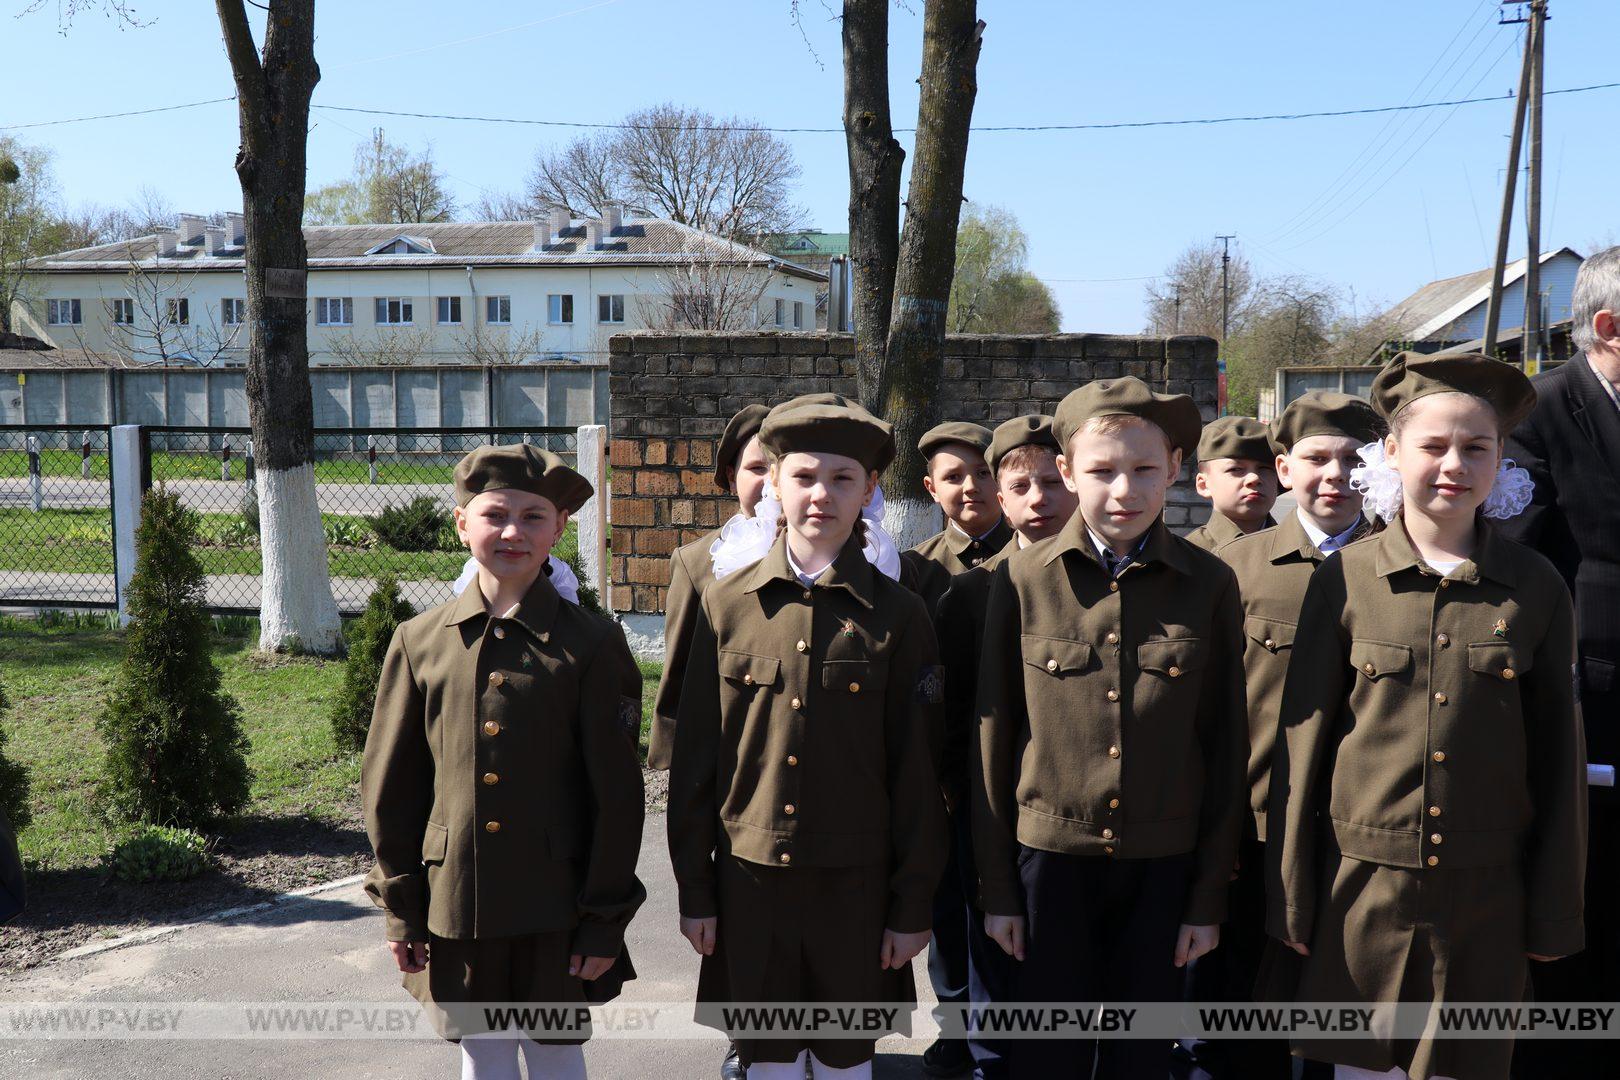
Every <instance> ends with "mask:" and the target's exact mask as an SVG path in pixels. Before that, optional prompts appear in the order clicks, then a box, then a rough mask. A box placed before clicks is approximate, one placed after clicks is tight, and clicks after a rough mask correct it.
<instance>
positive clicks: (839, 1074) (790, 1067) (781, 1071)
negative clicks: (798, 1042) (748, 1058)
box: [748, 1050, 872, 1080]
mask: <svg viewBox="0 0 1620 1080" xmlns="http://www.w3.org/2000/svg"><path fill="white" fill-rule="evenodd" d="M807 1055H808V1057H809V1060H810V1075H811V1076H813V1077H815V1080H872V1063H871V1062H870V1061H863V1062H861V1063H860V1064H859V1065H851V1066H850V1067H849V1068H847V1069H835V1068H833V1067H832V1066H831V1065H823V1064H822V1063H821V1062H819V1061H817V1060H816V1056H815V1055H814V1054H811V1053H810V1051H808V1050H801V1051H799V1056H798V1058H796V1059H795V1060H793V1061H791V1062H788V1063H786V1064H783V1063H782V1062H780V1061H756V1062H754V1063H753V1064H752V1065H750V1066H748V1080H804V1062H805V1058H806V1056H807Z"/></svg>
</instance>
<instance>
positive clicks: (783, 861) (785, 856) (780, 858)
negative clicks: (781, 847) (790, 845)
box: [776, 851, 793, 866]
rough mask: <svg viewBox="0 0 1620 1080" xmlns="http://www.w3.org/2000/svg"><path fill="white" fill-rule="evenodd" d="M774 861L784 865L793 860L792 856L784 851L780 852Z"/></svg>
mask: <svg viewBox="0 0 1620 1080" xmlns="http://www.w3.org/2000/svg"><path fill="white" fill-rule="evenodd" d="M776 861H777V862H779V863H781V864H782V865H784V866H786V865H787V864H788V863H790V862H792V861H793V856H792V855H789V854H788V853H787V852H785V851H784V852H782V854H780V855H778V856H777V857H776Z"/></svg>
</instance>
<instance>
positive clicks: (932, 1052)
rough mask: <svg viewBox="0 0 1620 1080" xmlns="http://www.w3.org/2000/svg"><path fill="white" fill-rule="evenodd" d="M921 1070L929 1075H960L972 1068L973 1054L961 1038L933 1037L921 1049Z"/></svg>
mask: <svg viewBox="0 0 1620 1080" xmlns="http://www.w3.org/2000/svg"><path fill="white" fill-rule="evenodd" d="M922 1067H923V1072H925V1073H927V1074H928V1075H929V1076H961V1075H962V1074H963V1073H967V1072H971V1071H972V1069H973V1055H972V1054H970V1053H968V1046H967V1043H966V1042H965V1041H964V1040H962V1039H935V1040H934V1045H932V1046H930V1047H929V1048H928V1049H927V1050H924V1051H923V1056H922Z"/></svg>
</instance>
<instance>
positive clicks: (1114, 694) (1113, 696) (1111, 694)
mask: <svg viewBox="0 0 1620 1080" xmlns="http://www.w3.org/2000/svg"><path fill="white" fill-rule="evenodd" d="M1108 700H1109V701H1118V700H1119V691H1118V690H1115V689H1113V688H1112V687H1110V688H1109V690H1108Z"/></svg>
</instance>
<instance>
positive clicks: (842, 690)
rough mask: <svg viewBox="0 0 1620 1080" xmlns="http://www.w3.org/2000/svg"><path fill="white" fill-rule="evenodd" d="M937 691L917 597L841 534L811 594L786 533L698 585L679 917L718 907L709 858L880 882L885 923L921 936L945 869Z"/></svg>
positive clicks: (683, 757)
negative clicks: (935, 750) (738, 566)
mask: <svg viewBox="0 0 1620 1080" xmlns="http://www.w3.org/2000/svg"><path fill="white" fill-rule="evenodd" d="M943 696H944V691H943V685H942V676H941V675H940V672H939V666H938V654H937V649H936V646H935V643H934V632H933V627H932V626H931V625H930V623H929V620H928V614H927V612H926V611H924V609H923V605H922V602H921V601H920V600H919V599H918V598H917V597H916V596H915V595H914V594H912V593H911V592H909V591H908V590H906V589H905V588H903V587H902V586H901V585H899V584H898V583H897V582H894V581H891V580H890V579H889V578H887V577H884V576H883V575H882V574H881V573H879V572H878V571H877V570H876V569H874V568H873V567H872V565H871V564H870V563H868V562H867V561H866V559H865V557H864V556H863V555H862V554H861V542H860V540H858V539H854V538H852V539H851V541H850V542H849V543H848V544H846V545H845V546H844V549H843V551H842V553H840V555H839V556H838V558H837V560H836V561H834V563H833V564H832V565H831V566H830V567H828V568H827V570H825V571H824V572H823V573H822V574H821V576H820V577H819V578H817V579H816V581H815V582H814V584H813V585H811V586H810V587H808V588H807V587H806V586H805V585H804V584H803V583H802V582H801V581H800V580H799V578H798V576H797V575H796V574H795V573H794V572H793V569H792V567H791V565H790V564H789V562H788V558H787V546H786V537H785V535H784V536H783V537H779V538H778V539H777V541H776V545H775V546H774V547H773V548H771V551H770V554H768V555H766V556H765V558H764V559H762V560H761V561H760V562H758V563H756V564H754V565H753V566H751V567H747V568H745V569H742V570H739V571H737V572H736V573H735V574H730V575H728V576H727V577H725V578H723V579H721V580H719V581H716V582H714V583H713V584H711V585H710V586H709V587H708V588H707V589H705V590H704V592H703V596H702V598H701V601H700V613H699V615H698V620H697V626H696V628H695V630H694V632H693V635H692V650H691V653H690V657H689V660H688V666H687V677H686V681H685V685H684V687H683V688H682V692H681V701H680V710H679V717H678V720H677V723H676V726H675V749H674V754H673V762H672V764H671V766H670V775H669V816H668V825H669V848H670V856H671V859H672V860H673V862H674V866H675V880H676V883H677V885H678V888H679V893H680V910H681V914H682V915H685V916H688V917H692V918H701V917H707V916H711V915H714V914H716V899H715V867H714V860H715V858H716V857H717V856H720V857H725V856H730V857H734V858H737V859H741V860H743V861H745V862H751V863H759V864H763V865H767V866H773V867H848V866H871V867H874V868H877V870H876V872H877V873H880V874H885V873H886V874H887V880H888V916H887V921H886V923H885V925H886V926H887V927H888V928H889V929H891V930H895V931H898V932H903V933H914V932H917V931H921V930H925V929H927V928H928V926H929V924H930V921H931V912H932V902H933V895H934V888H935V886H936V885H937V883H938V881H939V876H940V873H941V871H942V870H943V867H944V864H945V853H946V833H945V818H944V805H943V801H942V800H941V798H940V793H939V787H938V785H937V783H936V781H935V778H934V765H933V761H932V755H931V751H930V747H929V734H928V733H929V730H930V728H932V727H933V726H935V724H936V723H937V712H938V710H939V707H940V704H941V702H942V699H943Z"/></svg>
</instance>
